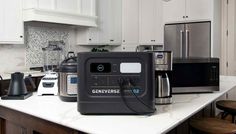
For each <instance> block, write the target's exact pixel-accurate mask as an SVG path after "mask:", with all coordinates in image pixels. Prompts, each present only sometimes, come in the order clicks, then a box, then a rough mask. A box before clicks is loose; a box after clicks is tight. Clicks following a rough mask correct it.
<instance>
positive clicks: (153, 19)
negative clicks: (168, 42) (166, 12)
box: [139, 0, 164, 45]
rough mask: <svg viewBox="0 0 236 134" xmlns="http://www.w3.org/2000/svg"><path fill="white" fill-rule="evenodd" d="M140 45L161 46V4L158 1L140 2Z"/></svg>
mask: <svg viewBox="0 0 236 134" xmlns="http://www.w3.org/2000/svg"><path fill="white" fill-rule="evenodd" d="M139 8H140V13H139V15H140V20H139V21H140V23H139V29H140V30H139V44H140V45H162V44H163V27H164V26H163V22H162V2H161V1H160V0H140V4H139Z"/></svg>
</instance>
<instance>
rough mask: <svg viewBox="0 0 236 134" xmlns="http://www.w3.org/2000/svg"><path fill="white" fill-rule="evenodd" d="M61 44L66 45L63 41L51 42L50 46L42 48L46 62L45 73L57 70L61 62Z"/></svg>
mask: <svg viewBox="0 0 236 134" xmlns="http://www.w3.org/2000/svg"><path fill="white" fill-rule="evenodd" d="M60 44H64V42H63V41H49V42H48V46H47V47H44V48H42V50H43V61H44V72H47V71H50V72H52V71H55V70H57V68H58V66H59V64H60V61H61V53H62V48H61V47H59V45H60Z"/></svg>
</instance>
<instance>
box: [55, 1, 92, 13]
mask: <svg viewBox="0 0 236 134" xmlns="http://www.w3.org/2000/svg"><path fill="white" fill-rule="evenodd" d="M88 1H89V0H88ZM55 5H56V10H58V11H62V12H66V13H78V6H79V5H80V3H79V1H78V0H57V1H56V4H55Z"/></svg>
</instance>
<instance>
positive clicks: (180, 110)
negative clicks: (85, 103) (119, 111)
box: [0, 76, 236, 134]
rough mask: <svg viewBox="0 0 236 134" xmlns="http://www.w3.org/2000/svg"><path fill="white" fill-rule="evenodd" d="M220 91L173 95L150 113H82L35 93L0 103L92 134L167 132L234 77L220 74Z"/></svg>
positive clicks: (217, 94)
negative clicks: (136, 114)
mask: <svg viewBox="0 0 236 134" xmlns="http://www.w3.org/2000/svg"><path fill="white" fill-rule="evenodd" d="M220 78H221V80H220V91H217V92H214V93H206V94H183V95H174V96H173V101H174V102H173V104H171V105H157V106H156V108H157V111H156V113H155V114H154V115H152V116H134V115H127V116H125V115H122V116H121V115H103V116H101V115H100V116H95V115H89V116H88V115H87V116H86V115H81V114H80V113H79V112H78V111H77V103H76V102H74V103H68V102H63V101H61V100H60V99H59V97H58V96H37V95H36V93H35V94H34V95H33V96H32V97H30V98H28V99H26V100H21V101H19V100H1V101H0V105H1V106H3V107H8V108H11V109H14V110H17V111H20V112H23V113H26V114H29V115H33V116H36V117H39V118H42V119H45V120H48V121H51V122H54V123H58V124H61V125H63V126H67V127H70V128H73V129H76V130H79V131H83V132H87V133H94V134H111V133H112V134H124V133H127V134H129V133H136V134H143V133H148V134H158V133H166V132H168V131H169V130H171V129H172V128H174V127H175V126H177V125H179V124H180V123H182V122H183V121H185V120H186V119H188V118H189V117H191V116H192V115H194V114H195V113H197V112H198V111H200V110H201V109H202V108H204V107H205V106H207V105H208V104H210V103H211V102H213V101H214V100H216V99H217V98H218V97H220V96H222V95H223V94H224V93H226V92H227V91H229V90H231V89H233V88H234V87H235V86H236V77H233V76H221V77H220Z"/></svg>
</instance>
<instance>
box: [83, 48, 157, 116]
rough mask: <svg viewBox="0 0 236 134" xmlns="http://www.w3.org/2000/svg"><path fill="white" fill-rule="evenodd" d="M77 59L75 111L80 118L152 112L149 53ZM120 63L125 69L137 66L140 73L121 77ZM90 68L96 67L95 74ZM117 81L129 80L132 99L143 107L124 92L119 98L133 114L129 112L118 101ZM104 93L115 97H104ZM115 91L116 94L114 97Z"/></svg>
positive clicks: (119, 53)
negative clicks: (86, 115) (77, 82)
mask: <svg viewBox="0 0 236 134" xmlns="http://www.w3.org/2000/svg"><path fill="white" fill-rule="evenodd" d="M78 57H80V58H79V60H78V72H79V73H78V77H79V79H80V81H79V84H78V93H79V94H78V111H79V112H80V113H81V114H118V115H120V114H121V115H122V114H149V113H153V112H154V111H155V110H154V109H155V93H154V89H155V88H154V87H155V84H154V79H155V76H154V60H153V53H148V52H103V53H101V52H96V53H93V52H83V53H78ZM94 63H95V64H94ZM100 63H101V65H100ZM121 63H125V64H126V63H128V65H129V63H140V64H141V72H132V73H126V72H125V73H124V72H122V73H121V71H120V70H121V69H120V67H121ZM94 65H97V69H98V71H96V67H95V71H94V67H93V66H94ZM99 65H100V66H99ZM102 65H104V66H103V67H104V68H103V67H102ZM91 68H93V69H91ZM119 79H124V80H127V79H129V80H132V81H133V82H134V85H135V89H137V90H135V91H138V92H137V94H136V96H137V97H138V98H139V100H141V101H142V102H143V103H144V104H145V105H144V104H142V103H141V102H140V101H139V100H138V99H137V98H136V97H135V96H134V95H133V94H132V93H131V92H130V90H127V91H126V93H125V94H124V95H123V97H124V98H125V101H126V102H127V103H128V105H129V107H131V108H132V109H134V110H135V111H133V110H131V109H130V108H129V107H128V106H127V105H126V104H125V103H124V100H122V96H121V91H120V87H119V84H118V81H119ZM108 90H109V91H114V92H115V93H114V92H110V93H108ZM99 91H101V93H99ZM102 91H104V92H102ZM118 91H120V92H119V93H118Z"/></svg>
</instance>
